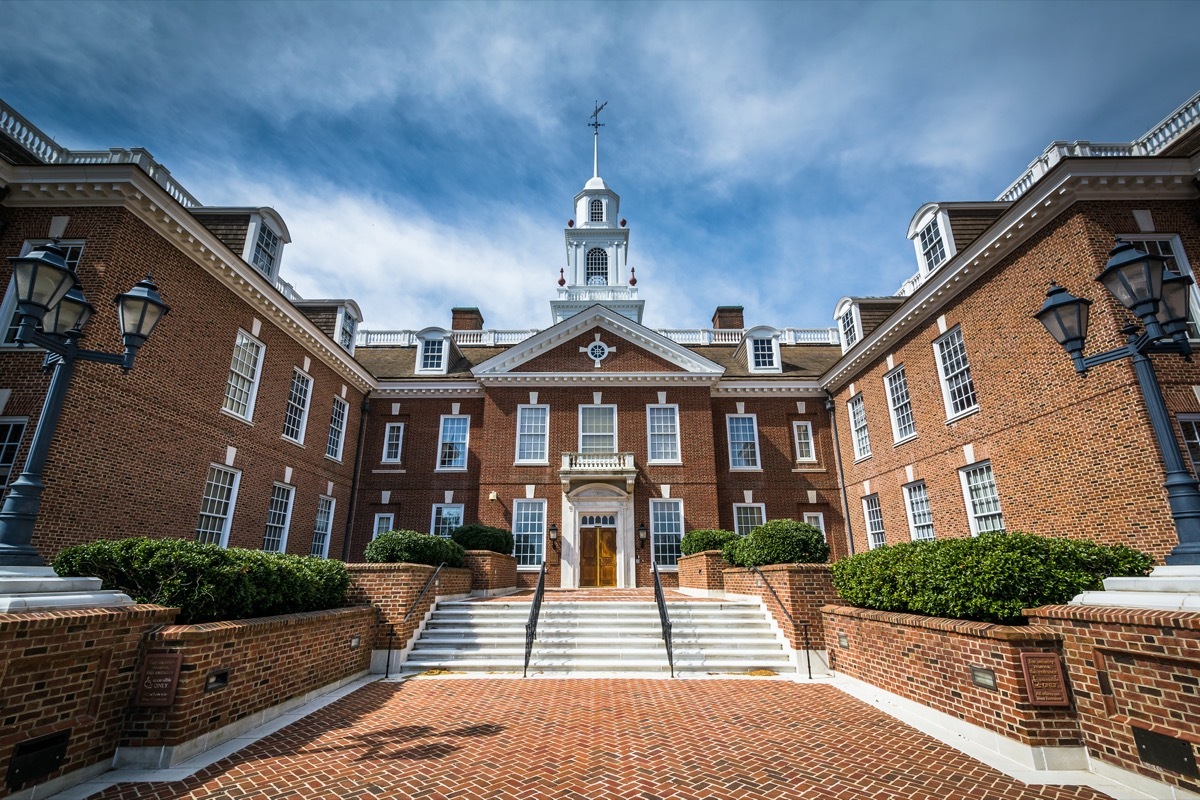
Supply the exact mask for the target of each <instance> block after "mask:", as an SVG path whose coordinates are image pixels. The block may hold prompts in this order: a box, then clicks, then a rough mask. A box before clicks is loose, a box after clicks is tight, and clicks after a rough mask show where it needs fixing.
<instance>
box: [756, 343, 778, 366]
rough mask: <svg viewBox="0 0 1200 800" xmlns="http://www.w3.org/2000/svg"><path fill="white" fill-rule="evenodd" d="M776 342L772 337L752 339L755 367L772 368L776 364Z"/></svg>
mask: <svg viewBox="0 0 1200 800" xmlns="http://www.w3.org/2000/svg"><path fill="white" fill-rule="evenodd" d="M773 345H774V342H772V341H771V340H770V339H752V340H751V341H750V350H751V353H752V354H753V355H754V368H755V369H772V368H774V366H775V348H774V346H773Z"/></svg>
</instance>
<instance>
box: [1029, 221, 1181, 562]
mask: <svg viewBox="0 0 1200 800" xmlns="http://www.w3.org/2000/svg"><path fill="white" fill-rule="evenodd" d="M1096 280H1097V281H1099V282H1100V283H1102V284H1104V287H1105V288H1106V289H1108V291H1109V292H1110V293H1111V294H1112V295H1113V296H1114V297H1116V298H1117V299H1118V300H1120V301H1121V304H1122V305H1123V306H1125V307H1126V308H1128V309H1129V310H1130V311H1132V312H1133V313H1134V315H1135V316H1137V317H1138V318H1139V319H1140V320H1141V322H1142V326H1143V327H1144V328H1145V332H1144V333H1140V334H1139V333H1138V326H1136V325H1129V326H1126V327H1125V328H1122V329H1121V332H1122V333H1124V334H1126V336H1127V340H1126V343H1125V345H1124V346H1122V347H1117V348H1115V349H1113V350H1108V351H1106V352H1104V353H1097V354H1096V355H1094V356H1084V355H1083V344H1084V340H1085V339H1086V338H1087V329H1088V306H1090V305H1091V301H1090V300H1085V299H1083V298H1079V297H1075V296H1074V295H1072V294H1071V293H1070V292H1068V291H1067V290H1066V289H1064V288H1063V287H1061V286H1058V285H1055V284H1051V286H1050V291H1049V292H1047V293H1046V302H1045V304H1044V305H1043V306H1042V310H1041V311H1039V312H1038V313H1037V314H1035V315H1034V316H1035V317H1036V318H1037V319H1038V321H1040V322H1041V323H1042V324H1043V325H1044V326H1046V330H1047V331H1049V332H1050V335H1051V336H1053V337H1054V340H1055V341H1057V342H1058V343H1059V344H1060V345H1062V347H1063V349H1064V350H1066V351H1067V354H1068V355H1069V356H1071V360H1072V361H1073V362H1074V363H1075V371H1076V372H1078V373H1079V374H1081V375H1086V374H1087V371H1088V370H1089V369H1091V368H1092V367H1096V366H1099V365H1101V364H1107V363H1108V362H1109V361H1117V360H1119V359H1122V358H1129V357H1131V358H1133V369H1134V372H1135V374H1136V375H1137V379H1138V385H1139V386H1140V387H1141V390H1142V396H1143V397H1144V398H1145V399H1146V409H1147V411H1148V412H1149V414H1150V424H1151V426H1152V427H1153V428H1154V437H1155V438H1156V439H1157V440H1158V448H1159V450H1160V451H1161V453H1162V457H1163V462H1164V463H1165V465H1166V468H1167V479H1166V481H1165V483H1164V486H1165V487H1166V490H1167V502H1168V503H1169V504H1170V507H1171V517H1172V519H1174V521H1175V533H1176V536H1177V537H1178V539H1179V544H1178V545H1176V547H1175V549H1173V550H1172V551H1171V553H1170V554H1169V555H1168V556H1167V559H1166V560H1167V563H1168V564H1170V565H1200V485H1198V484H1197V483H1196V479H1195V477H1193V475H1192V473H1191V472H1189V471H1188V469H1187V467H1186V466H1185V465H1184V462H1183V453H1181V452H1180V450H1179V442H1178V440H1176V438H1175V430H1174V428H1173V427H1172V425H1171V417H1170V415H1169V414H1168V413H1167V404H1166V401H1164V400H1163V395H1162V389H1161V388H1160V387H1159V384H1158V376H1157V375H1155V373H1154V365H1153V363H1151V361H1150V355H1151V354H1155V353H1176V354H1178V355H1181V356H1183V357H1184V358H1187V359H1188V360H1190V356H1191V353H1192V346H1191V343H1190V342H1189V341H1188V335H1187V328H1188V300H1189V297H1190V292H1191V288H1190V287H1191V284H1192V279H1191V278H1190V277H1189V276H1187V275H1177V274H1175V273H1173V272H1171V270H1169V269H1168V268H1167V266H1166V259H1165V258H1163V257H1162V256H1157V255H1149V254H1147V253H1144V252H1142V251H1141V250H1139V249H1137V247H1136V246H1134V245H1132V244H1129V243H1127V242H1122V241H1120V240H1118V241H1117V246H1116V247H1114V248H1113V249H1112V252H1111V253H1109V260H1108V264H1106V265H1105V267H1104V271H1103V272H1101V273H1100V275H1098V276H1097V277H1096Z"/></svg>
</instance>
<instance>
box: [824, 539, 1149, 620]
mask: <svg viewBox="0 0 1200 800" xmlns="http://www.w3.org/2000/svg"><path fill="white" fill-rule="evenodd" d="M1153 563H1154V562H1153V559H1151V557H1150V556H1148V555H1147V554H1145V553H1142V552H1140V551H1138V550H1134V549H1132V548H1129V547H1125V546H1124V545H1115V546H1107V545H1099V544H1096V543H1095V542H1089V541H1083V540H1079V539H1057V538H1051V537H1046V536H1034V535H1031V534H1027V533H985V534H982V535H980V536H977V537H974V538H964V539H941V540H938V541H931V542H906V543H904V544H898V545H892V546H888V547H880V548H878V549H876V550H870V551H868V552H866V553H860V554H858V555H856V556H853V557H852V558H847V559H845V560H842V561H839V562H837V563H835V564H834V565H833V585H834V586H835V587H836V588H837V591H838V594H839V595H841V597H842V599H844V600H846V601H847V602H849V603H852V604H853V605H856V606H861V607H863V608H874V609H878V610H880V611H900V612H907V613H913V614H924V615H927V616H932V617H950V618H952V619H969V620H979V621H983V622H1000V623H1007V624H1011V623H1017V622H1020V621H1021V610H1022V609H1025V608H1035V607H1037V606H1043V605H1056V604H1061V603H1066V602H1067V601H1069V600H1070V599H1071V598H1072V597H1074V596H1075V595H1077V594H1080V593H1081V592H1085V591H1090V590H1093V589H1099V588H1101V586H1102V581H1103V580H1104V578H1106V577H1110V576H1126V575H1144V574H1146V572H1147V571H1149V569H1150V568H1151V567H1152V566H1153Z"/></svg>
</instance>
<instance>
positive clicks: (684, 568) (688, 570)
mask: <svg viewBox="0 0 1200 800" xmlns="http://www.w3.org/2000/svg"><path fill="white" fill-rule="evenodd" d="M728 566H729V564H728V562H726V561H725V559H724V557H722V555H721V551H720V550H705V551H704V552H702V553H693V554H692V555H690V556H682V557H681V558H680V559H679V574H678V577H679V588H681V589H700V590H702V591H705V592H720V591H723V590H724V589H725V575H724V572H725V569H726V567H728Z"/></svg>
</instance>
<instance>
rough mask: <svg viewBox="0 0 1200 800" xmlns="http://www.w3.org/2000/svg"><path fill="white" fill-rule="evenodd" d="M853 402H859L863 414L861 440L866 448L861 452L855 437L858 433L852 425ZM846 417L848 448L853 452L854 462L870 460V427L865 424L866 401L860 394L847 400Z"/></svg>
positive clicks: (868, 424)
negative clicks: (848, 431)
mask: <svg viewBox="0 0 1200 800" xmlns="http://www.w3.org/2000/svg"><path fill="white" fill-rule="evenodd" d="M855 400H857V401H858V402H859V405H860V406H861V407H862V412H863V425H862V430H863V440H864V442H865V444H866V448H865V449H863V450H860V449H859V446H858V437H857V436H856V435H855V434H857V432H858V428H857V427H855V424H854V401H855ZM846 416H847V417H848V418H849V422H850V447H851V448H852V449H853V450H854V460H855V462H858V461H862V460H864V459H867V458H870V457H871V426H870V423H868V422H867V401H866V400H865V399H864V398H863V393H862V392H859V393H858V394H856V395H854V397H851V398H850V399H849V400H847V401H846Z"/></svg>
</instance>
